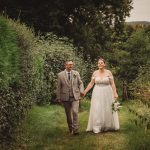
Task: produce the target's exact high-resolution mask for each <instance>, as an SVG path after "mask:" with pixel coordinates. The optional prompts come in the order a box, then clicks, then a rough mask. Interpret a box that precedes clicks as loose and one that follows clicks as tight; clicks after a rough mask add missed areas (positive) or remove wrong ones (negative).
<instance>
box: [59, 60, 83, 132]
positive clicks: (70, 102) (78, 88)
mask: <svg viewBox="0 0 150 150" xmlns="http://www.w3.org/2000/svg"><path fill="white" fill-rule="evenodd" d="M72 69H73V61H72V60H68V61H66V62H65V70H64V71H62V72H60V73H59V74H58V81H57V90H56V94H57V99H58V100H59V101H60V102H62V103H63V105H64V108H65V112H66V117H67V124H68V128H69V132H70V134H73V135H76V134H78V111H79V100H80V96H83V91H84V86H83V82H82V81H81V78H80V75H79V73H78V72H77V71H75V70H72Z"/></svg>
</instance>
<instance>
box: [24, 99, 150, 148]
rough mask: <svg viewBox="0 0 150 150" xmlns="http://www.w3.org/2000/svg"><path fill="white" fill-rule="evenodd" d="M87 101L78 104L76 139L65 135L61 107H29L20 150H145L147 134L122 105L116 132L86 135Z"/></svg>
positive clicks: (64, 120) (147, 144)
mask: <svg viewBox="0 0 150 150" xmlns="http://www.w3.org/2000/svg"><path fill="white" fill-rule="evenodd" d="M89 105H90V103H89V102H87V101H83V102H82V103H81V106H82V107H81V111H80V113H79V131H80V134H79V135H78V136H70V135H69V134H67V125H66V118H65V112H64V109H63V107H62V106H57V105H48V106H33V108H32V109H31V110H30V112H29V113H28V116H27V118H26V120H25V122H24V124H23V131H24V140H23V141H24V142H23V148H24V149H27V150H134V149H135V150H142V149H143V150H148V148H150V147H148V146H150V144H149V143H150V134H149V133H148V132H147V133H145V131H144V129H143V128H142V127H141V128H140V127H137V126H135V125H134V124H132V123H131V121H129V119H131V118H132V117H133V116H132V115H131V114H130V113H129V112H128V110H127V108H126V106H127V104H124V106H123V108H122V109H121V111H120V112H119V119H120V126H121V129H120V131H118V132H105V133H99V134H93V133H86V132H85V130H86V126H87V121H88V114H89Z"/></svg>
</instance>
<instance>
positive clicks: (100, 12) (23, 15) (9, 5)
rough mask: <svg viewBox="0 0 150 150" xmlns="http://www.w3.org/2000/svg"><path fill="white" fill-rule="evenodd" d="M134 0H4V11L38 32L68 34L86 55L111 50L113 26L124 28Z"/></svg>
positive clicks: (95, 54) (93, 56) (92, 56)
mask: <svg viewBox="0 0 150 150" xmlns="http://www.w3.org/2000/svg"><path fill="white" fill-rule="evenodd" d="M131 5H132V0H102V1H100V0H71V1H69V0H55V1H53V0H44V1H41V0H22V1H20V0H2V3H1V8H0V9H1V11H5V13H6V14H8V15H9V16H10V17H12V18H16V19H17V18H19V19H20V20H21V21H23V22H25V23H26V24H28V25H29V26H32V27H34V29H35V30H36V31H41V32H54V33H55V34H57V35H61V36H64V35H65V36H68V37H69V38H71V39H73V40H74V43H75V44H76V45H77V46H78V47H82V48H83V49H80V50H79V51H82V52H83V54H84V56H85V57H87V55H90V56H91V58H93V59H94V58H95V57H96V56H97V55H100V54H101V51H102V50H104V49H108V47H109V46H110V43H109V41H111V39H110V33H111V32H112V29H115V31H116V32H117V33H120V32H121V31H122V26H123V24H124V21H125V18H126V16H129V13H130V10H131V9H132V6H131Z"/></svg>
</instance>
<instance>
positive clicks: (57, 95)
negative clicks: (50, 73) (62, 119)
mask: <svg viewBox="0 0 150 150" xmlns="http://www.w3.org/2000/svg"><path fill="white" fill-rule="evenodd" d="M60 89H61V80H60V76H59V74H58V75H57V88H56V97H57V99H58V100H60V99H61V98H60Z"/></svg>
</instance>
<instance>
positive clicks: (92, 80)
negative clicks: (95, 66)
mask: <svg viewBox="0 0 150 150" xmlns="http://www.w3.org/2000/svg"><path fill="white" fill-rule="evenodd" d="M94 75H95V72H94V73H93V75H92V78H91V81H90V83H89V84H88V85H87V87H86V89H85V90H84V96H85V95H86V93H87V92H88V91H89V90H90V89H91V88H92V87H93V85H94V83H95V77H94Z"/></svg>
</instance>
